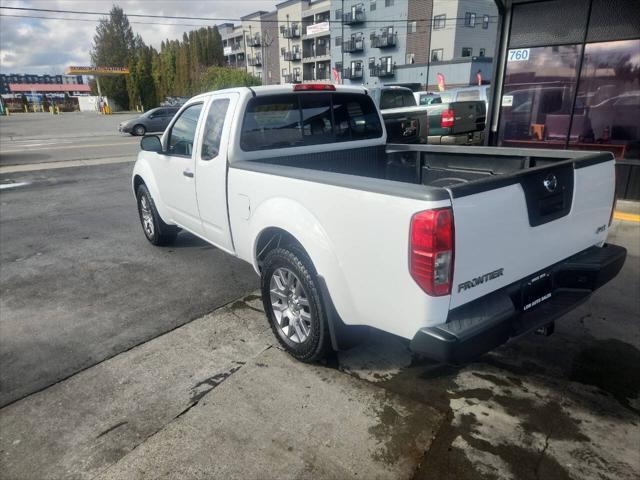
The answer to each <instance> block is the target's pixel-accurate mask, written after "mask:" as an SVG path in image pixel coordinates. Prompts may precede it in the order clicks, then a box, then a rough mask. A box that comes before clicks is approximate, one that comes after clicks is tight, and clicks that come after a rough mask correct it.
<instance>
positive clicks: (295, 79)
mask: <svg viewBox="0 0 640 480" xmlns="http://www.w3.org/2000/svg"><path fill="white" fill-rule="evenodd" d="M300 82H302V78H301V75H300V72H294V73H287V74H286V75H285V76H284V83H300Z"/></svg>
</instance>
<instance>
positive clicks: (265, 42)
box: [261, 24, 280, 85]
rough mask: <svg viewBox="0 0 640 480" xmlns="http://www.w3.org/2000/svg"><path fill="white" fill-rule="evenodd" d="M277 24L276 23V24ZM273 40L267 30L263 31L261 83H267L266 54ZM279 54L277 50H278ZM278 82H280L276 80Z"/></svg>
mask: <svg viewBox="0 0 640 480" xmlns="http://www.w3.org/2000/svg"><path fill="white" fill-rule="evenodd" d="M276 25H277V24H276ZM276 38H277V37H276ZM274 41H275V38H270V36H269V32H265V34H264V35H263V38H262V39H261V42H262V43H261V45H262V84H263V85H268V84H269V81H268V80H267V74H268V71H267V55H268V49H269V47H270V46H271V45H272V44H273V42H274ZM278 54H279V52H278ZM277 73H278V77H279V76H280V72H277ZM278 83H280V82H278Z"/></svg>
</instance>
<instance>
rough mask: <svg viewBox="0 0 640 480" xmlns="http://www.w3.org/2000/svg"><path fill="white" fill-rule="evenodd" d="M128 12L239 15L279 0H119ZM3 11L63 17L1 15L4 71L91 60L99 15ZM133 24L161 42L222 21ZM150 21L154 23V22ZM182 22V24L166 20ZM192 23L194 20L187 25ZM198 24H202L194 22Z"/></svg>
mask: <svg viewBox="0 0 640 480" xmlns="http://www.w3.org/2000/svg"><path fill="white" fill-rule="evenodd" d="M113 3H114V4H116V5H118V6H120V7H121V8H122V9H123V10H124V11H125V13H127V14H151V15H174V16H192V17H193V16H195V17H197V16H200V17H212V18H239V17H240V16H242V15H246V14H248V13H252V12H255V11H257V10H269V11H270V10H273V9H275V4H276V1H275V0H273V1H271V0H216V1H211V0H188V1H187V0H155V1H154V0H120V1H118V0H114V2H113ZM0 5H1V6H4V7H9V6H11V7H29V8H46V9H51V10H78V11H93V12H107V11H108V10H109V9H110V8H111V2H107V1H101V0H86V1H74V0H0ZM0 12H1V13H3V15H32V16H48V17H56V18H63V19H61V20H57V19H56V20H52V19H49V20H38V19H33V18H15V17H8V16H2V17H0V71H1V72H2V73H39V74H42V73H49V74H58V73H64V69H65V68H66V67H67V66H69V65H86V64H89V63H90V52H91V46H92V43H93V36H94V34H95V28H96V25H97V22H95V21H77V20H72V19H82V20H97V19H99V18H100V17H99V16H95V15H94V16H91V15H77V14H62V13H53V12H47V13H43V12H27V11H17V10H14V11H11V10H5V9H2V10H0ZM129 21H130V22H131V24H132V25H131V27H132V28H133V30H134V32H135V33H139V34H140V35H141V36H142V38H143V39H144V41H145V42H146V43H147V44H150V45H153V46H154V47H156V48H160V43H161V42H162V41H163V40H166V39H178V38H182V34H183V32H188V31H189V30H193V29H195V28H198V27H199V26H207V25H209V26H212V25H215V24H216V23H222V22H213V21H204V20H175V19H154V18H142V17H129ZM144 22H146V23H149V22H152V23H154V24H153V25H148V24H144ZM161 24H182V25H161ZM185 24H188V25H185ZM193 25H196V26H193Z"/></svg>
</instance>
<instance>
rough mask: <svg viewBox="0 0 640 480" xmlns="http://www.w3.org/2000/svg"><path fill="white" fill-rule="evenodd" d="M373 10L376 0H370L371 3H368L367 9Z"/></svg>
mask: <svg viewBox="0 0 640 480" xmlns="http://www.w3.org/2000/svg"><path fill="white" fill-rule="evenodd" d="M375 10H376V0H371V3H369V11H370V12H375Z"/></svg>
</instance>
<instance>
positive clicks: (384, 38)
mask: <svg viewBox="0 0 640 480" xmlns="http://www.w3.org/2000/svg"><path fill="white" fill-rule="evenodd" d="M397 40H398V34H397V33H391V34H390V33H383V34H382V35H378V34H376V33H372V34H371V48H391V47H395V46H396V42H397Z"/></svg>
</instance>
